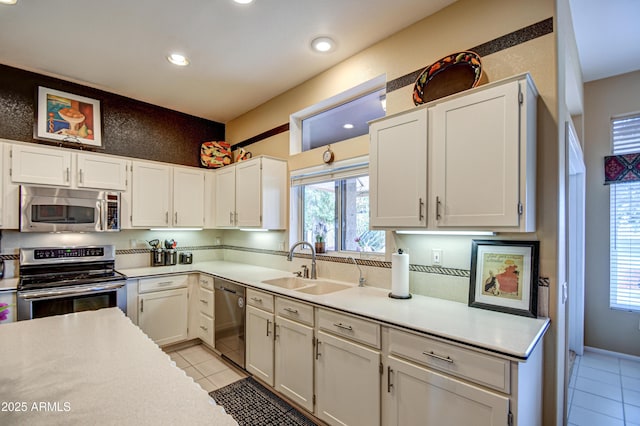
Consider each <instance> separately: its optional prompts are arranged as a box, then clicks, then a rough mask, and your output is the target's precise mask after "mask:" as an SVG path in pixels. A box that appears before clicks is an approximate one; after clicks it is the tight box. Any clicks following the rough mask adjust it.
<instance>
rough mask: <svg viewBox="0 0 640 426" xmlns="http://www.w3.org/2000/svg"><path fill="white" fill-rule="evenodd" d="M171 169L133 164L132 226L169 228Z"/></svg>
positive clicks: (138, 163) (155, 165)
mask: <svg viewBox="0 0 640 426" xmlns="http://www.w3.org/2000/svg"><path fill="white" fill-rule="evenodd" d="M170 176H171V168H170V167H168V166H163V165H159V164H152V163H141V162H134V163H133V176H132V180H133V182H132V187H131V190H132V196H131V224H132V226H169V223H170V221H169V192H170V189H171V188H170V186H169V182H170Z"/></svg>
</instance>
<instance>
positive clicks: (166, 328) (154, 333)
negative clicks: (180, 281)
mask: <svg viewBox="0 0 640 426" xmlns="http://www.w3.org/2000/svg"><path fill="white" fill-rule="evenodd" d="M187 303H188V302H187V289H186V288H178V289H175V290H166V291H158V292H154V293H147V294H141V295H139V296H138V326H140V328H141V329H142V331H144V332H145V334H146V335H147V336H149V338H150V339H151V340H153V341H154V342H156V344H157V345H166V344H169V343H173V342H178V341H181V340H186V339H187V320H188V317H187V309H188V306H187Z"/></svg>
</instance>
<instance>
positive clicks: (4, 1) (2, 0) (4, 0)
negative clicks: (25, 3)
mask: <svg viewBox="0 0 640 426" xmlns="http://www.w3.org/2000/svg"><path fill="white" fill-rule="evenodd" d="M17 2H18V0H0V3H2V4H16V3H17Z"/></svg>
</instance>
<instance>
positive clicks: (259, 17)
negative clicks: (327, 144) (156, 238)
mask: <svg viewBox="0 0 640 426" xmlns="http://www.w3.org/2000/svg"><path fill="white" fill-rule="evenodd" d="M453 2H454V0H393V1H389V0H316V1H312V0H255V2H254V3H253V4H251V5H238V4H236V3H234V2H233V1H232V0H183V1H166V0H164V1H163V0H134V1H131V0H108V1H104V0H18V3H17V4H16V5H14V6H7V5H0V40H2V42H1V43H0V63H2V64H5V65H11V66H15V67H18V68H23V69H28V70H32V71H36V72H40V73H43V74H47V75H52V76H56V77H60V78H62V79H66V80H71V81H75V82H78V83H81V84H85V85H87V86H91V87H95V88H99V89H103V90H106V91H109V92H112V93H117V94H120V95H124V96H128V97H131V98H134V99H138V100H142V101H145V102H149V103H152V104H156V105H162V106H164V107H167V108H171V109H174V110H177V111H181V112H185V113H187V114H192V115H195V116H199V117H203V118H208V119H211V120H215V121H219V122H226V121H228V120H230V119H233V118H235V117H237V116H238V115H241V114H242V113H244V112H247V111H249V110H251V109H253V108H254V107H256V106H258V105H260V104H262V103H264V102H265V101H267V100H269V99H271V98H273V97H274V96H276V95H278V94H280V93H282V92H285V91H286V90H288V89H290V88H292V87H295V86H297V85H298V84H300V83H302V82H304V81H306V80H308V79H309V78H311V77H313V76H314V75H317V74H319V73H320V72H322V71H324V70H326V69H328V68H330V67H331V66H333V65H335V64H337V63H338V62H340V61H342V60H344V59H346V58H348V57H350V56H352V55H354V54H355V53H357V52H359V51H361V50H363V49H365V48H366V47H368V46H370V45H372V44H374V43H376V42H377V41H379V40H382V39H384V38H386V37H388V36H389V35H391V34H393V33H395V32H397V31H399V30H400V29H402V28H405V27H407V26H409V25H410V24H412V23H414V22H417V21H419V20H420V19H422V18H424V17H425V16H428V15H431V14H433V13H434V12H436V11H438V10H440V9H441V8H443V7H445V6H446V5H448V4H451V3H453ZM321 35H328V36H331V37H333V38H334V39H335V40H336V41H337V49H336V50H335V51H334V52H333V53H330V54H319V53H315V52H312V51H311V49H310V48H309V45H310V42H311V40H312V39H313V38H315V37H317V36H321ZM171 52H181V53H183V54H184V55H186V56H187V57H188V58H189V60H190V61H191V64H190V65H189V66H188V67H186V68H178V67H176V66H174V65H171V64H170V63H169V62H168V61H167V60H166V56H167V55H168V54H169V53H171Z"/></svg>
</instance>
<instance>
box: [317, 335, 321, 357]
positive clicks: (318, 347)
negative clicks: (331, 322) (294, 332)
mask: <svg viewBox="0 0 640 426" xmlns="http://www.w3.org/2000/svg"><path fill="white" fill-rule="evenodd" d="M320 343H322V342H321V341H320V339H316V359H318V358H320V355H322V354H321V353H320Z"/></svg>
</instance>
